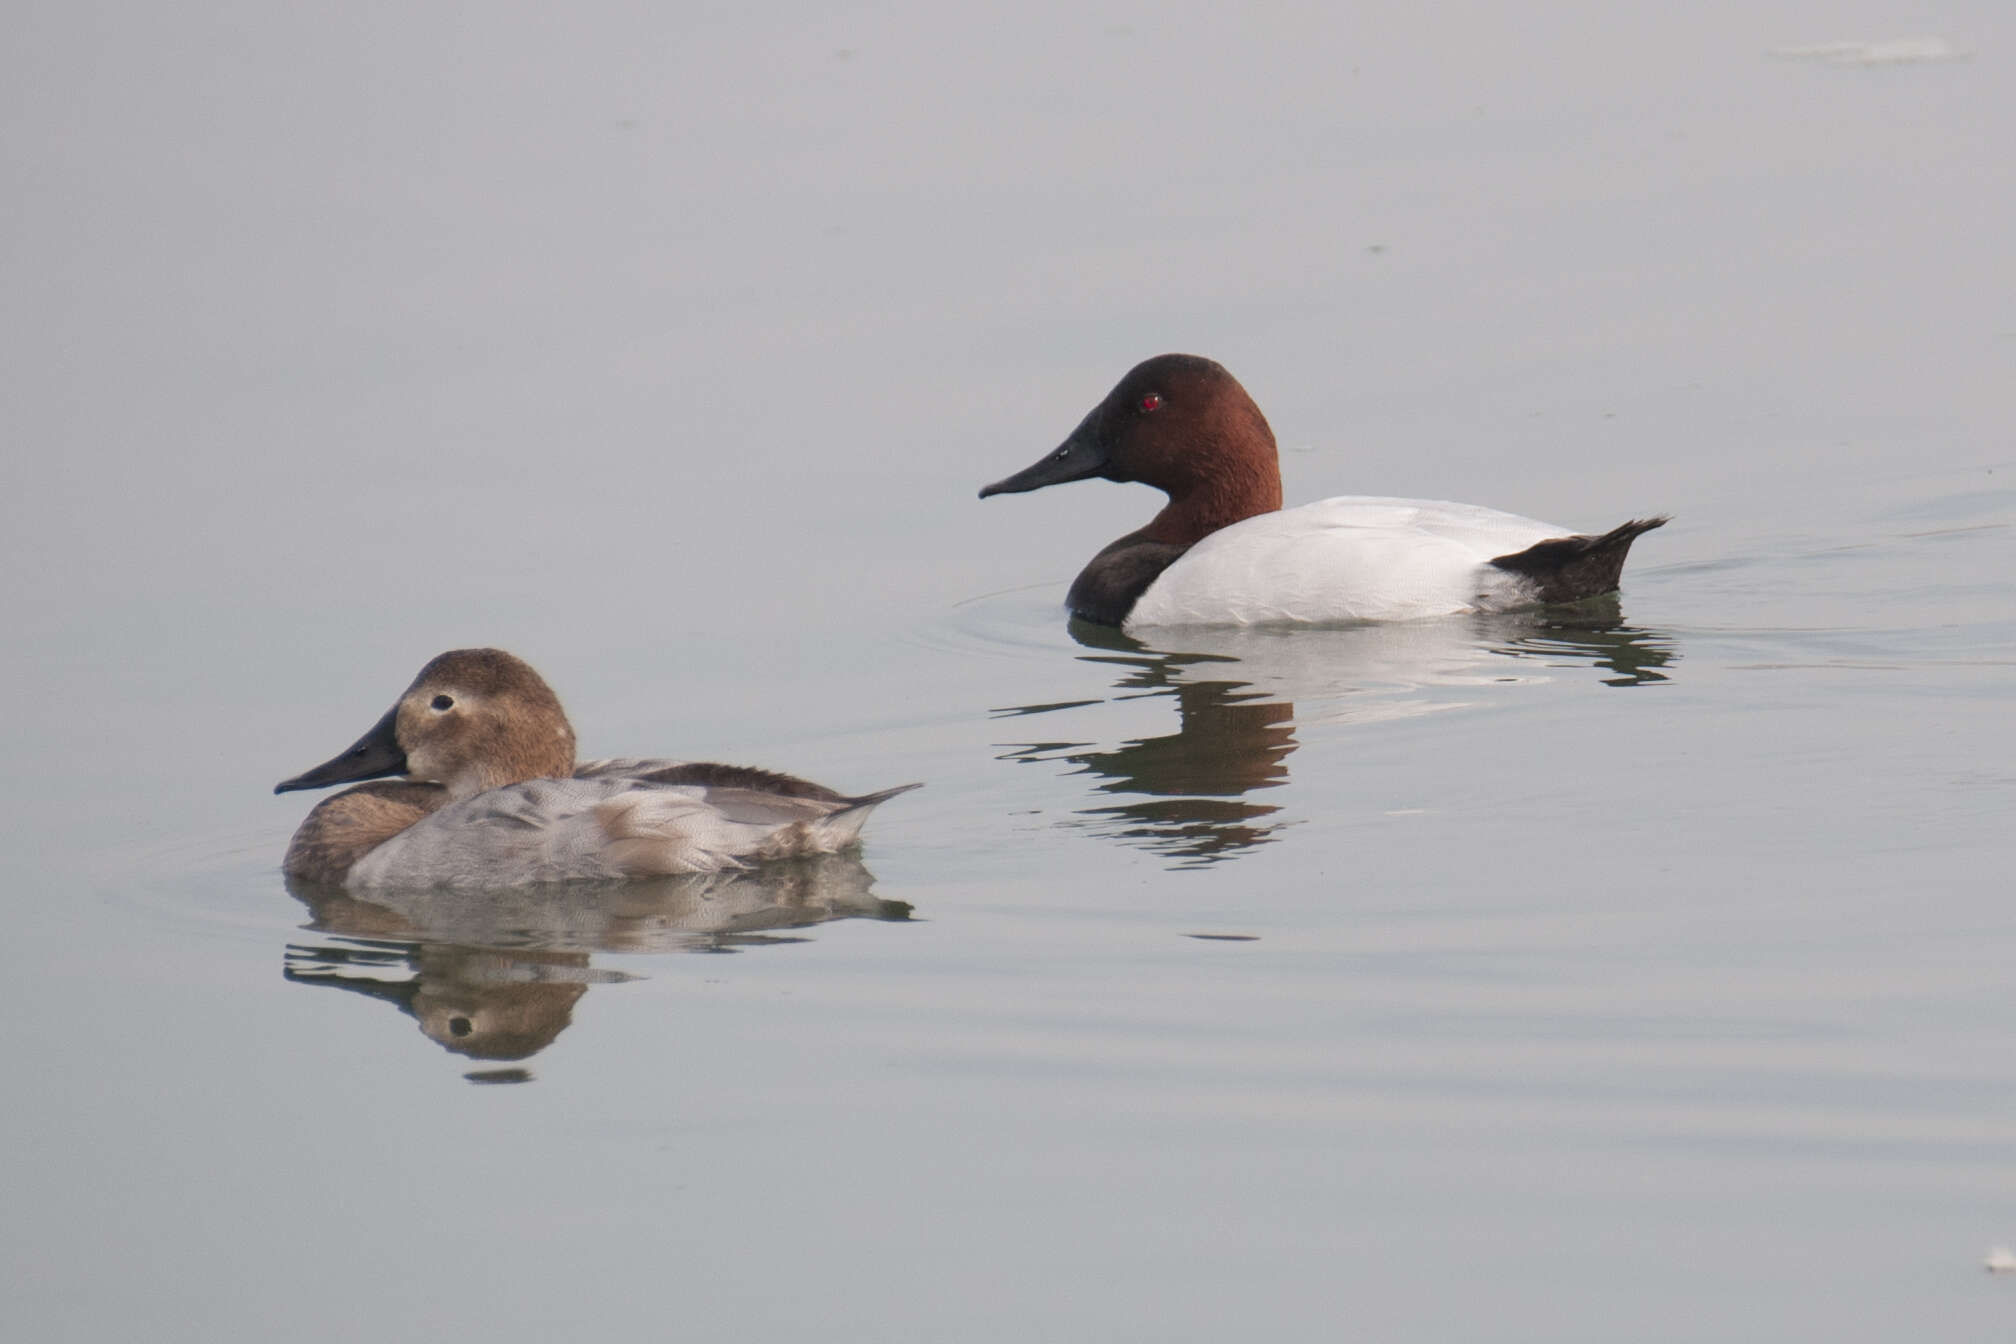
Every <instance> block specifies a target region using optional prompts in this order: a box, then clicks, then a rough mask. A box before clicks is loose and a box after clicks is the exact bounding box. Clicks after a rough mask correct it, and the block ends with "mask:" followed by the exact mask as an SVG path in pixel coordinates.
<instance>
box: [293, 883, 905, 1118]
mask: <svg viewBox="0 0 2016 1344" xmlns="http://www.w3.org/2000/svg"><path fill="white" fill-rule="evenodd" d="M874 882H875V879H874V875H873V874H871V873H870V872H869V871H868V869H867V868H866V867H864V866H863V865H862V863H861V860H860V859H859V858H857V857H856V856H854V855H852V854H830V855H822V856H820V857H818V858H813V859H802V860H795V861H791V862H784V863H772V864H765V865H761V866H759V867H755V868H749V869H743V870H740V871H734V872H718V873H697V874H692V875H689V876H683V877H668V878H661V879H658V880H655V881H649V882H623V883H607V884H601V883H596V884H589V883H575V884H570V885H567V886H559V887H517V888H510V889H507V890H500V891H466V890H460V889H447V888H428V889H421V890H408V891H402V890H384V891H372V892H371V893H370V897H369V899H365V898H363V897H362V896H359V895H358V894H356V893H353V892H349V891H345V890H343V889H342V888H338V887H324V886H318V885H315V884H312V883H305V882H300V881H297V880H294V879H291V878H290V879H288V882H287V890H288V891H289V893H290V894H292V895H293V896H294V897H295V898H296V899H297V900H299V901H301V902H302V904H304V905H306V906H307V907H308V910H309V913H310V915H311V916H312V922H311V923H310V924H308V925H307V926H306V927H307V928H308V929H310V930H311V931H313V932H316V933H324V934H330V935H334V941H331V942H326V943H321V942H318V943H312V944H311V943H307V942H302V943H294V944H290V945H289V946H288V948H287V953H286V966H285V968H284V971H283V973H284V975H285V976H286V978H287V979H288V980H289V981H290V982H293V983H295V984H307V985H323V986H326V987H330V988H336V989H345V990H349V991H351V992H352V993H356V994H360V995H363V996H364V997H366V998H371V999H377V1000H380V1001H383V1002H386V1003H390V1004H392V1005H394V1006H395V1007H397V1008H399V1009H400V1010H401V1011H402V1012H405V1013H406V1014H408V1015H409V1016H411V1017H412V1018H413V1019H414V1021H415V1022H416V1023H418V1024H419V1027H420V1030H421V1031H422V1032H423V1033H424V1034H425V1035H426V1036H427V1038H428V1039H429V1040H432V1041H433V1042H435V1043H436V1044H437V1045H439V1046H441V1047H442V1048H443V1049H444V1050H448V1051H451V1052H452V1053H455V1054H458V1055H462V1056H465V1057H466V1058H469V1059H473V1060H485V1061H510V1060H522V1059H527V1058H530V1057H531V1056H532V1055H535V1054H537V1053H538V1052H539V1051H541V1050H543V1049H545V1048H546V1047H547V1046H548V1045H550V1044H552V1042H553V1041H554V1039H555V1038H556V1037H558V1036H559V1035H560V1033H561V1032H562V1031H565V1030H566V1029H567V1027H568V1025H569V1024H570V1023H571V1022H572V1021H573V1012H574V1004H575V1003H576V1001H578V1000H579V999H580V997H581V996H582V995H583V994H585V993H587V991H588V987H589V986H590V985H594V984H616V983H620V982H622V981H625V980H630V979H633V978H634V977H633V976H631V975H629V974H626V973H624V972H621V971H613V970H607V969H601V968H597V967H595V966H593V965H591V964H590V961H591V955H592V954H593V953H595V952H647V953H648V952H713V953H729V952H738V951H742V950H744V949H747V948H754V947H763V946H772V945H781V944H788V943H794V942H802V941H804V937H803V936H802V935H800V934H796V933H794V932H793V931H795V930H801V929H806V928H809V927H811V926H813V925H815V924H823V923H825V922H827V921H829V920H836V919H878V920H906V919H908V918H909V917H910V912H911V907H910V906H909V905H908V904H906V903H904V902H902V901H890V900H883V899H881V898H880V897H877V896H876V895H875V894H874V892H873V887H874ZM469 1076H470V1078H471V1080H472V1081H482V1082H500V1081H523V1080H524V1079H527V1078H529V1077H530V1076H531V1075H530V1074H527V1073H523V1072H522V1071H509V1070H507V1071H493V1072H489V1073H485V1074H483V1075H482V1076H480V1077H479V1076H478V1075H476V1074H471V1075H469Z"/></svg>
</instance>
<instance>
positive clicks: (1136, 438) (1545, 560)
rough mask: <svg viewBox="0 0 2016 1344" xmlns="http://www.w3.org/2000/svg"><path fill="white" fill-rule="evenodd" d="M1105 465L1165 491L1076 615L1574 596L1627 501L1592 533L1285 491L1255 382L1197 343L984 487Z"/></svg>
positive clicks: (1140, 621) (1081, 579) (1149, 363)
mask: <svg viewBox="0 0 2016 1344" xmlns="http://www.w3.org/2000/svg"><path fill="white" fill-rule="evenodd" d="M1093 476H1097V477H1100V478H1102V479H1105V480H1109V481H1140V482H1142V483H1143V484H1145V485H1152V486H1154V487H1156V488H1157V489H1159V490H1161V491H1163V492H1164V493H1166V494H1167V495H1168V496H1169V503H1168V504H1167V505H1166V506H1164V508H1163V509H1162V511H1161V512H1160V513H1158V514H1156V515H1155V517H1154V519H1153V520H1152V521H1151V522H1149V524H1148V526H1146V527H1144V528H1142V529H1141V530H1140V531H1138V532H1130V533H1128V534H1127V535H1126V536H1124V537H1122V538H1120V539H1119V540H1118V541H1115V542H1114V543H1112V544H1111V545H1110V546H1107V547H1106V548H1105V549H1104V550H1102V551H1100V552H1099V553H1098V554H1097V555H1095V556H1093V557H1092V561H1091V563H1090V564H1088V565H1086V566H1085V568H1084V569H1083V570H1082V571H1081V572H1080V573H1079V575H1078V577H1077V579H1075V580H1074V581H1073V582H1072V584H1071V591H1070V593H1069V594H1068V595H1066V597H1065V599H1064V601H1065V605H1066V606H1068V607H1069V608H1070V609H1071V612H1072V614H1073V615H1075V616H1078V617H1080V618H1082V619H1084V620H1087V621H1092V622H1094V623H1096V624H1099V625H1116V626H1121V627H1123V628H1126V629H1129V630H1132V629H1135V628H1138V627H1141V626H1154V625H1276V624H1279V625H1298V624H1319V623H1341V622H1349V621H1399V620H1409V619H1413V618H1417V617H1424V616H1447V615H1453V614H1456V613H1459V612H1474V611H1511V610H1515V609H1517V608H1520V607H1534V606H1545V605H1549V604H1552V603H1556V602H1574V601H1578V600H1580V599H1582V598H1585V597H1593V596H1595V595H1596V594H1599V593H1607V592H1610V591H1611V590H1612V589H1614V588H1616V587H1617V576H1618V574H1619V573H1620V572H1621V571H1622V570H1623V568H1624V557H1625V555H1626V554H1627V553H1628V552H1629V551H1630V549H1631V543H1632V541H1633V540H1634V539H1635V538H1636V537H1638V536H1639V534H1641V533H1644V532H1649V531H1651V530H1652V529H1653V528H1655V527H1661V526H1664V525H1665V523H1666V519H1665V518H1664V517H1652V518H1635V519H1632V520H1631V521H1630V522H1627V523H1622V524H1620V525H1618V526H1617V527H1613V528H1611V529H1610V530H1609V531H1608V532H1604V533H1601V534H1597V535H1584V534H1580V533H1574V532H1570V531H1569V530H1568V529H1567V528H1564V527H1556V526H1554V525H1553V524H1551V523H1542V522H1536V521H1535V520H1533V519H1531V518H1521V517H1518V516H1517V515H1515V514H1510V513H1500V512H1498V511H1497V510H1496V509H1486V508H1480V507H1478V506H1477V505H1474V504H1452V503H1448V502H1446V501H1443V500H1434V499H1387V498H1383V497H1379V496H1372V495H1339V496H1337V497H1336V498H1334V499H1323V500H1318V501H1317V502H1316V503H1314V504H1304V505H1302V506H1301V507H1299V508H1293V509H1283V508H1282V507H1281V470H1280V465H1279V459H1278V457H1277V454H1276V451H1275V447H1274V431H1273V430H1272V429H1270V428H1268V425H1267V418H1266V417H1265V416H1263V415H1262V414H1260V408H1259V407H1258V406H1257V405H1255V404H1254V402H1253V398H1251V397H1250V396H1248V395H1246V389H1245V388H1243V387H1241V386H1240V385H1239V381H1238V380H1237V379H1236V378H1234V377H1233V376H1232V375H1231V374H1229V373H1227V372H1226V371H1225V369H1224V368H1223V367H1221V366H1220V365H1218V364H1216V363H1214V362H1213V361H1211V360H1208V359H1202V358H1199V357H1198V356H1196V355H1158V356H1156V357H1155V358H1154V359H1150V360H1146V361H1144V362H1142V363H1140V364H1137V365H1135V366H1134V368H1133V369H1131V370H1130V371H1129V372H1128V374H1127V376H1126V377H1125V378H1122V379H1121V380H1120V382H1119V384H1118V385H1117V386H1116V387H1114V389H1113V390H1112V391H1111V392H1109V393H1107V394H1106V399H1105V400H1104V401H1102V402H1100V403H1099V404H1098V405H1097V406H1094V407H1093V408H1092V410H1091V413H1090V414H1088V415H1087V416H1086V417H1085V418H1084V419H1083V420H1082V421H1080V422H1079V424H1078V428H1076V429H1074V430H1072V431H1071V434H1070V436H1069V437H1068V438H1066V439H1065V440H1064V442H1063V444H1062V445H1060V446H1059V447H1058V448H1056V449H1055V450H1054V451H1052V452H1051V453H1049V454H1048V455H1047V456H1045V457H1044V458H1043V459H1042V460H1040V461H1038V462H1037V463H1036V464H1035V465H1034V466H1031V467H1029V468H1027V469H1026V470H1023V471H1018V472H1016V473H1015V474H1014V475H1013V476H1010V477H1008V478H1007V479H1005V480H1000V481H996V482H994V484H992V485H990V486H988V487H987V488H986V489H984V490H982V491H981V492H980V498H982V499H985V498H987V496H989V495H1010V494H1019V493H1021V492H1022V491H1025V490H1040V489H1041V488H1043V487H1044V486H1046V485H1058V484H1061V483H1063V482H1065V481H1082V480H1085V479H1087V478H1088V477H1093Z"/></svg>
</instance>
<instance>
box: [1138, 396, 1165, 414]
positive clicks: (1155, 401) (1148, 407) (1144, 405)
mask: <svg viewBox="0 0 2016 1344" xmlns="http://www.w3.org/2000/svg"><path fill="white" fill-rule="evenodd" d="M1161 408H1162V398H1161V397H1160V396H1159V395H1157V394H1156V393H1153V392H1150V393H1149V394H1148V395H1147V396H1145V397H1143V398H1141V409H1142V410H1144V411H1155V410H1160V409H1161Z"/></svg>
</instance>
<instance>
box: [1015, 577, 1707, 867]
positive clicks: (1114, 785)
mask: <svg viewBox="0 0 2016 1344" xmlns="http://www.w3.org/2000/svg"><path fill="white" fill-rule="evenodd" d="M1070 629H1071V635H1072V637H1073V638H1074V639H1076V640H1077V641H1078V643H1080V644H1081V645H1084V646H1085V647H1087V648H1088V649H1090V650H1093V652H1089V653H1085V654H1081V655H1080V660H1081V661H1083V662H1087V663H1096V664H1104V665H1107V666H1110V667H1113V668H1116V669H1119V675H1118V677H1117V679H1116V680H1115V681H1114V683H1113V689H1114V691H1115V694H1114V695H1111V696H1108V697H1105V698H1104V699H1102V700H1073V701H1067V702H1064V703H1058V704H1037V705H1021V706H1012V707H1007V708H1002V709H998V710H996V711H995V715H996V717H997V718H1002V719H1019V718H1024V717H1028V716H1031V715H1042V714H1050V713H1057V712H1063V711H1072V710H1082V709H1086V708H1088V707H1090V706H1094V705H1101V704H1111V703H1119V702H1123V701H1132V700H1138V699H1141V698H1144V697H1168V698H1169V699H1172V700H1174V701H1175V707H1176V716H1177V731H1176V732H1175V733H1172V734H1168V735H1165V736H1160V737H1149V738H1137V739H1134V740H1131V741H1126V742H1122V743H1120V744H1119V745H1117V746H1112V747H1103V746H1098V745H1096V744H1094V743H1090V742H1082V741H1045V742H1020V743H1003V744H1001V745H1003V746H1005V747H1008V748H1009V750H1007V751H1006V752H1005V753H1004V755H1003V756H1002V757H1001V759H1003V760H1012V761H1022V762H1056V761H1063V762H1067V763H1069V764H1071V765H1074V766H1076V767H1078V769H1077V771H1076V772H1075V773H1079V774H1086V775H1091V776H1093V777H1094V778H1095V780H1096V781H1097V783H1096V785H1095V787H1096V788H1097V790H1098V791H1099V792H1100V793H1102V794H1118V795H1135V796H1134V797H1132V798H1130V799H1129V800H1128V801H1125V802H1116V803H1112V804H1107V805H1102V806H1097V807H1089V808H1085V809H1082V810H1080V811H1079V812H1078V813H1077V814H1076V816H1077V817H1078V818H1080V819H1081V820H1079V821H1078V822H1076V823H1075V824H1078V825H1082V826H1086V827H1088V828H1090V829H1093V830H1095V831H1097V832H1098V833H1100V834H1104V835H1109V836H1111V837H1112V838H1114V839H1117V840H1120V841H1122V842H1123V843H1127V844H1135V845H1140V846H1142V847H1144V848H1147V849H1150V850H1153V851H1155V852H1157V853H1160V854H1162V855H1164V856H1166V857H1167V858H1169V859H1170V860H1171V862H1172V864H1173V866H1176V867H1200V866H1205V865H1209V864H1211V863H1215V862H1219V861H1222V860H1225V859H1230V858H1236V857H1238V856H1239V855H1241V854H1244V853H1246V852H1248V851H1250V850H1252V849H1254V848H1256V847H1258V846H1260V845H1265V844H1269V843H1272V842H1274V841H1276V840H1279V839H1281V838H1282V833H1283V831H1284V830H1285V829H1286V828H1288V827H1290V826H1292V825H1293V824H1294V820H1293V818H1292V816H1290V815H1287V814H1285V813H1284V811H1283V807H1282V806H1281V805H1280V804H1278V803H1272V802H1264V801H1257V800H1253V799H1249V798H1248V796H1247V795H1249V794H1252V793H1257V792H1259V791H1261V790H1267V789H1275V788H1279V787H1281V786H1283V785H1286V784H1287V783H1289V771H1288V757H1289V756H1290V755H1292V754H1293V753H1294V752H1295V750H1296V748H1297V746H1298V743H1297V741H1296V736H1295V732H1296V727H1297V724H1298V715H1297V710H1296V705H1297V702H1298V701H1301V702H1303V703H1304V704H1305V706H1313V708H1308V709H1305V711H1304V713H1303V715H1302V717H1301V718H1300V719H1299V722H1301V723H1302V724H1304V725H1306V724H1309V723H1313V722H1319V721H1320V722H1324V723H1337V722H1359V723H1365V722H1376V721H1382V720H1391V719H1396V718H1405V717H1410V716H1413V715H1418V714H1425V713H1430V712H1434V711H1437V710H1443V709H1454V708H1458V707H1460V706H1462V705H1464V704H1467V703H1474V699H1475V697H1474V696H1473V695H1470V694H1469V693H1468V692H1467V691H1466V692H1464V696H1465V698H1457V697H1455V696H1452V695H1450V694H1449V693H1448V692H1449V689H1450V688H1474V687H1482V686H1485V685H1488V684H1490V683H1494V682H1517V681H1526V680H1533V679H1536V676H1537V675H1539V670H1540V669H1542V668H1553V667H1560V668H1587V667H1594V668H1597V669H1601V670H1603V671H1606V672H1609V673H1612V674H1614V675H1611V676H1606V677H1603V678H1602V679H1601V680H1602V682H1603V684H1604V685H1606V686H1615V687H1625V686H1652V685H1657V684H1660V683H1662V682H1665V681H1666V680H1667V679H1668V676H1669V673H1668V672H1667V671H1666V670H1665V669H1667V668H1668V667H1669V666H1670V665H1671V664H1672V663H1673V662H1675V661H1677V659H1678V656H1679V655H1678V654H1677V652H1675V650H1674V648H1673V641H1672V640H1671V638H1670V637H1669V636H1667V635H1665V634H1664V633H1662V632H1658V631H1653V630H1647V629H1643V628H1638V627H1632V626H1629V625H1626V624H1625V623H1624V621H1623V618H1622V616H1621V614H1620V612H1619V610H1618V605H1617V599H1616V597H1615V596H1614V595H1612V596H1606V597H1602V598H1596V599H1591V600H1590V601H1587V602H1584V603H1581V604H1578V605H1577V606H1575V607H1573V608H1561V609H1554V610H1549V611H1538V612H1521V613H1509V614H1500V615H1478V616H1473V617H1452V618H1447V619H1441V620H1433V621H1421V622H1412V623H1406V624H1385V625H1361V626H1348V627H1337V628H1331V629H1307V628H1299V629H1282V630H1269V629H1224V630H1219V629H1196V630H1166V631H1158V632H1156V638H1157V639H1158V640H1159V641H1160V642H1161V643H1162V644H1163V645H1164V647H1162V648H1152V647H1150V646H1149V645H1148V644H1146V643H1144V642H1142V641H1141V640H1138V639H1135V638H1134V637H1132V636H1130V635H1127V634H1123V633H1121V632H1120V631H1118V630H1115V629H1113V628H1111V627H1108V626H1100V625H1093V624H1090V623H1089V622H1085V621H1078V620H1074V621H1072V622H1071V627H1070ZM1501 659H1510V660H1513V661H1514V662H1516V663H1518V664H1520V665H1521V666H1517V667H1508V666H1506V665H1504V664H1503V663H1501V662H1499V661H1498V660H1501ZM1527 669H1532V670H1531V671H1528V670H1527Z"/></svg>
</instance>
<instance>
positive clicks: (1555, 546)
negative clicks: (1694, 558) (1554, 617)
mask: <svg viewBox="0 0 2016 1344" xmlns="http://www.w3.org/2000/svg"><path fill="white" fill-rule="evenodd" d="M1666 523H1667V518H1666V516H1665V515H1664V514H1661V515H1659V516H1658V517H1654V518H1633V519H1632V520H1631V521H1630V522H1628V523H1622V524H1619V525H1618V526H1616V527H1613V528H1611V529H1610V530H1609V531H1608V532H1605V533H1604V534H1603V535H1601V536H1598V537H1586V536H1577V537H1553V538H1550V539H1549V540H1547V541H1542V542H1538V543H1535V544H1534V545H1532V546H1528V547H1527V548H1526V549H1525V550H1523V551H1517V552H1514V553H1513V554H1511V555H1501V556H1499V557H1498V558H1497V559H1495V560H1493V561H1492V562H1491V563H1492V564H1493V565H1496V566H1497V567H1498V568H1499V569H1502V570H1505V571H1507V572H1509V573H1513V574H1517V575H1520V576H1521V577H1523V578H1525V579H1526V580H1527V581H1529V582H1530V583H1532V585H1533V587H1534V589H1535V590H1536V596H1537V598H1538V600H1539V601H1541V602H1545V603H1548V604H1549V605H1551V604H1553V603H1556V602H1579V601H1581V600H1582V599H1583V598H1585V597H1595V596H1596V595H1597V594H1599V593H1608V592H1612V591H1615V589H1616V587H1617V579H1618V576H1619V575H1621V574H1622V573H1623V572H1624V557H1625V556H1627V555H1629V554H1630V553H1631V543H1632V542H1634V541H1636V540H1637V539H1638V538H1639V537H1640V536H1642V535H1643V534H1645V533H1647V532H1650V531H1651V530H1652V529H1653V528H1655V527H1664V526H1666Z"/></svg>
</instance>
